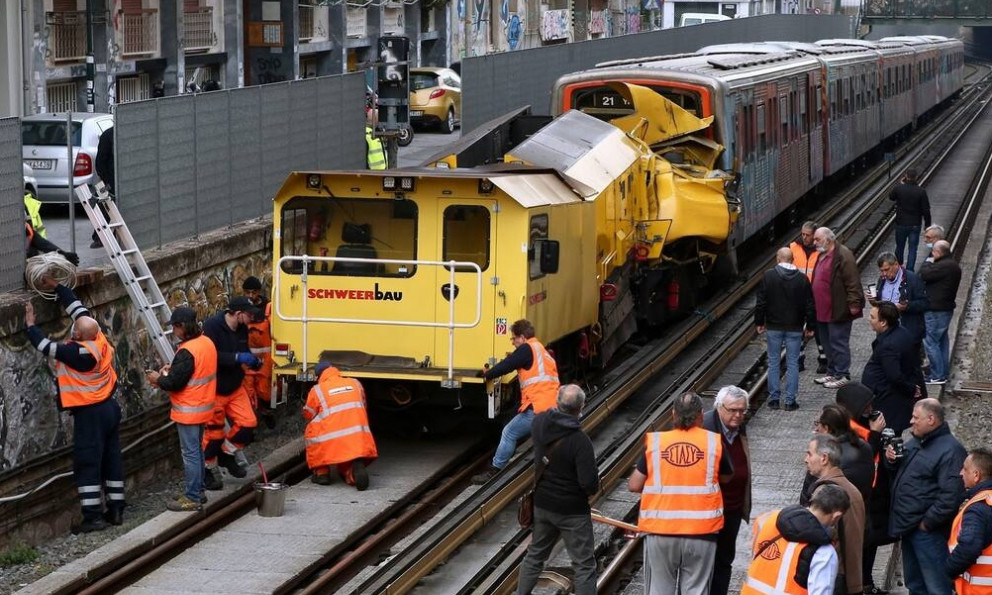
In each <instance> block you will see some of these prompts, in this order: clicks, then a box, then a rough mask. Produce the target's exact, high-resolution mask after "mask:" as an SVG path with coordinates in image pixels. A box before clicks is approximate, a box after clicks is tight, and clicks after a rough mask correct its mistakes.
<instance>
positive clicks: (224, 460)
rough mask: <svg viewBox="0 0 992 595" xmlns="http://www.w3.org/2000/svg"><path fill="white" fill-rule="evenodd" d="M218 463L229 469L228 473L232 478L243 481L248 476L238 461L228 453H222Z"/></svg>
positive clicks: (218, 457)
mask: <svg viewBox="0 0 992 595" xmlns="http://www.w3.org/2000/svg"><path fill="white" fill-rule="evenodd" d="M217 462H218V463H219V464H220V465H221V466H222V467H224V468H225V469H227V472H228V473H230V474H231V477H237V478H238V479H241V478H242V477H245V476H246V475H248V471H247V470H246V469H245V468H244V467H242V466H241V465H239V464H238V459H237V458H235V456H234V455H229V454H227V453H226V452H222V453H220V454H219V455H218V456H217Z"/></svg>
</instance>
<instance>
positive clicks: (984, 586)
mask: <svg viewBox="0 0 992 595" xmlns="http://www.w3.org/2000/svg"><path fill="white" fill-rule="evenodd" d="M975 504H979V505H981V504H985V505H986V506H992V490H982V491H981V492H978V493H977V494H975V495H974V496H972V497H971V499H970V500H968V501H967V502H965V504H964V506H962V507H961V510H959V511H958V516H956V517H954V523H953V524H952V525H951V538H950V539H949V540H948V541H947V546H948V548H949V549H950V551H952V552H953V551H954V548H955V547H957V545H958V535H959V534H960V533H961V519H963V518H964V511H965V510H967V509H968V507H969V506H972V505H975ZM954 590H955V592H957V594H958V595H989V594H990V593H992V545H989V546H988V547H987V548H985V549H984V550H982V553H981V554H979V556H978V559H977V560H975V563H974V564H972V565H971V567H969V568H968V570H966V571H965V573H964V574H962V575H961V576H959V577H957V578H956V579H954Z"/></svg>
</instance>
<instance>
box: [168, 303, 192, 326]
mask: <svg viewBox="0 0 992 595" xmlns="http://www.w3.org/2000/svg"><path fill="white" fill-rule="evenodd" d="M193 323H196V310H194V309H193V308H187V307H185V306H183V307H180V308H176V309H175V310H173V311H172V316H171V317H169V324H193Z"/></svg>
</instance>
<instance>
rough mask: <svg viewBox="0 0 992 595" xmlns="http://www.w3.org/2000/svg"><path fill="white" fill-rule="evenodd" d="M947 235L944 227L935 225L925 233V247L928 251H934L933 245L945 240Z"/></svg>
mask: <svg viewBox="0 0 992 595" xmlns="http://www.w3.org/2000/svg"><path fill="white" fill-rule="evenodd" d="M946 233H947V232H946V230H944V226H943V225H937V224H936V223H934V224H933V225H931V226H930V227H928V228H926V230H925V231H924V232H923V242H924V244H923V245H924V246H926V249H927V250H933V245H934V244H936V243H937V240H943V239H944V237H945V234H946ZM927 260H929V258H928V259H927Z"/></svg>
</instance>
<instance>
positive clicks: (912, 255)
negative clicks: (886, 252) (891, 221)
mask: <svg viewBox="0 0 992 595" xmlns="http://www.w3.org/2000/svg"><path fill="white" fill-rule="evenodd" d="M907 243H908V244H909V253H908V254H907V253H906V244H907ZM919 246H920V226H919V225H896V258H898V259H899V262H901V263H903V264H904V265H906V269H907V270H910V271H912V270H914V267H915V266H916V249H917V248H918V247H919ZM903 257H905V258H903Z"/></svg>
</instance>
